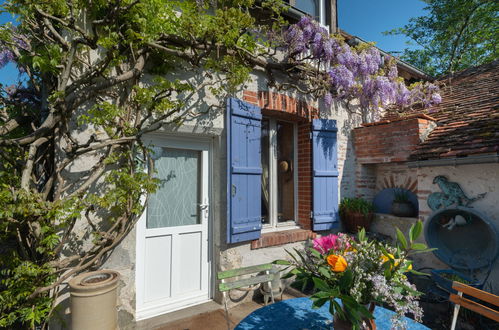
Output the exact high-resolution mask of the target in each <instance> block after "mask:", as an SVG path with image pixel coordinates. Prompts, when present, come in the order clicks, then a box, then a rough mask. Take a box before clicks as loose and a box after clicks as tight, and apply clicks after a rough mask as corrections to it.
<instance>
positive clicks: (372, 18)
mask: <svg viewBox="0 0 499 330" xmlns="http://www.w3.org/2000/svg"><path fill="white" fill-rule="evenodd" d="M337 1H338V21H339V26H340V28H341V29H342V30H344V31H346V32H348V33H349V34H352V35H355V36H358V37H360V38H362V39H364V40H366V41H374V42H376V45H377V46H378V47H379V48H381V49H382V50H384V51H386V52H389V53H393V55H395V56H396V55H397V54H396V53H394V52H396V51H399V52H400V51H402V50H404V48H407V47H408V46H407V45H406V41H407V39H406V38H405V37H404V36H384V35H383V34H382V32H383V31H388V30H391V29H394V28H398V27H402V26H404V25H405V24H407V22H409V18H411V17H417V16H423V15H425V11H424V10H423V8H424V7H425V5H426V4H425V3H424V2H423V1H421V0H337Z"/></svg>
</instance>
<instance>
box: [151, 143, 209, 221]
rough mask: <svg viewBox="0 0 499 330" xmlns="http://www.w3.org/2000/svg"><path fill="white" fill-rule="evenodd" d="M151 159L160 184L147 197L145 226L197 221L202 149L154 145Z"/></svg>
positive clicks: (198, 219) (198, 218)
mask: <svg viewBox="0 0 499 330" xmlns="http://www.w3.org/2000/svg"><path fill="white" fill-rule="evenodd" d="M153 160H154V168H155V169H156V172H157V173H156V174H155V176H156V177H157V178H158V179H160V180H161V185H160V187H159V189H158V190H157V191H156V193H154V194H152V195H151V196H150V197H149V202H148V205H147V228H149V229H150V228H164V227H174V226H187V225H196V224H199V223H200V216H199V205H200V203H201V201H200V182H201V181H200V168H201V152H200V151H198V150H187V149H173V148H160V147H155V148H153Z"/></svg>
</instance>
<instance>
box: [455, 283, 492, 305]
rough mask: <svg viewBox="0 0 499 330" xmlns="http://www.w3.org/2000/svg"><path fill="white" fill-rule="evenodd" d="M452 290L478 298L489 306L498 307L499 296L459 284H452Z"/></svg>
mask: <svg viewBox="0 0 499 330" xmlns="http://www.w3.org/2000/svg"><path fill="white" fill-rule="evenodd" d="M452 288H453V289H454V290H457V291H460V292H462V293H464V294H467V295H469V296H472V297H475V298H478V299H480V300H483V301H486V302H488V303H489V304H492V305H494V306H498V307H499V296H496V295H494V294H492V293H489V292H486V291H483V290H479V289H477V288H473V287H471V286H469V285H466V284H463V283H460V282H452Z"/></svg>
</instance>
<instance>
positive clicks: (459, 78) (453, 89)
mask: <svg viewBox="0 0 499 330" xmlns="http://www.w3.org/2000/svg"><path fill="white" fill-rule="evenodd" d="M439 82H440V83H443V84H444V87H442V92H441V96H442V103H441V104H439V105H438V106H437V107H434V108H433V109H429V110H428V111H427V112H426V113H427V114H428V115H429V116H431V117H433V118H434V119H435V121H436V123H437V127H436V128H435V129H434V130H433V131H432V132H431V133H430V135H429V136H428V138H427V139H426V140H425V141H424V142H422V143H420V144H419V145H418V146H417V147H416V149H415V150H414V151H413V152H412V154H411V156H410V160H414V161H415V160H426V159H436V158H448V157H463V156H468V155H472V154H483V153H497V152H499V60H496V61H494V62H492V63H489V64H484V65H481V66H478V67H474V68H470V69H467V70H464V71H461V72H459V73H456V74H453V75H451V76H447V77H444V78H441V79H439Z"/></svg>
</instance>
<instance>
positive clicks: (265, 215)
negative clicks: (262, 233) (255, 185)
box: [261, 119, 270, 224]
mask: <svg viewBox="0 0 499 330" xmlns="http://www.w3.org/2000/svg"><path fill="white" fill-rule="evenodd" d="M269 149H270V132H269V121H268V120H267V119H264V120H262V157H261V159H262V223H265V224H268V223H270V218H269V215H270V211H269V210H270V187H269V181H270V157H269Z"/></svg>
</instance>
